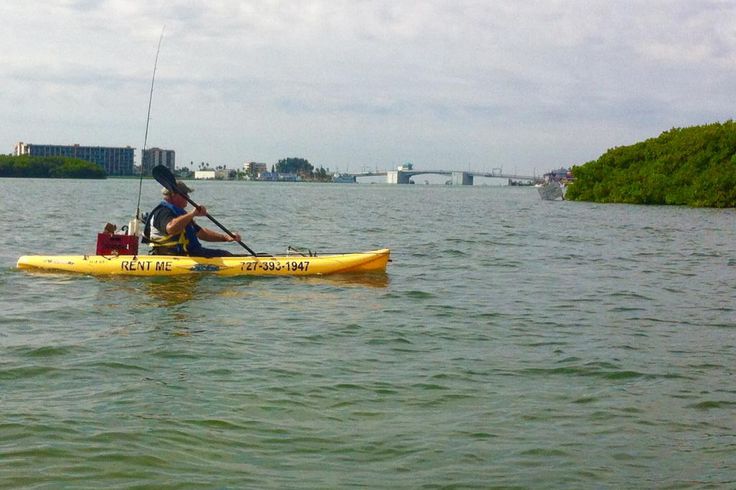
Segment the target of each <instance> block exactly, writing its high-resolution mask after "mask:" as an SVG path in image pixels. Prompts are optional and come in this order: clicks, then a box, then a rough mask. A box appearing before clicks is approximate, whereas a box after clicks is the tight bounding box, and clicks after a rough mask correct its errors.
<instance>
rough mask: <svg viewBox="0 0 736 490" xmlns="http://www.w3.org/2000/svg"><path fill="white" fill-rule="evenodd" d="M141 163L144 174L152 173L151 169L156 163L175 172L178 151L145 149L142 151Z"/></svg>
mask: <svg viewBox="0 0 736 490" xmlns="http://www.w3.org/2000/svg"><path fill="white" fill-rule="evenodd" d="M141 164H142V166H143V175H151V170H152V169H153V167H155V166H156V165H163V166H164V167H166V168H168V169H169V170H171V172H172V173H173V172H174V170H175V169H174V167H175V166H176V152H174V150H162V149H161V148H149V149H148V150H143V151H142V152H141Z"/></svg>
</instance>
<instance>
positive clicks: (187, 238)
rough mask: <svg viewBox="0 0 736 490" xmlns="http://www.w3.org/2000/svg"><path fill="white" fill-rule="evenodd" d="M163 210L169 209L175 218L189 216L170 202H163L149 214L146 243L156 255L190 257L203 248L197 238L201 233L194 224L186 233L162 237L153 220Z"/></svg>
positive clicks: (144, 233) (187, 228) (145, 230)
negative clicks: (193, 252)
mask: <svg viewBox="0 0 736 490" xmlns="http://www.w3.org/2000/svg"><path fill="white" fill-rule="evenodd" d="M161 208H167V209H169V210H170V211H171V212H172V213H174V216H182V215H184V214H187V212H186V211H184V210H183V209H182V208H180V207H177V206H174V205H173V204H171V203H170V202H167V201H161V202H160V203H159V205H158V206H156V207H155V208H153V211H151V212H150V213H149V214H148V219H146V226H145V228H144V230H143V237H144V240H143V242H144V243H148V244H150V245H151V247H153V251H154V253H159V254H162V255H172V254H173V255H188V254H189V252H190V251H192V250H196V249H198V248H201V247H202V244H201V243H199V239H198V238H197V232H198V231H199V229H198V227H196V226H195V225H194V224H193V222H191V223H189V224H188V225H187V226H186V228H184V231H182V232H181V233H179V234H176V235H162V234H161V233H160V232H159V231H158V229H156V227H155V226H153V220H154V219H155V217H156V213H157V212H158V210H159V209H161Z"/></svg>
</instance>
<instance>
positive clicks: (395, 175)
mask: <svg viewBox="0 0 736 490" xmlns="http://www.w3.org/2000/svg"><path fill="white" fill-rule="evenodd" d="M426 174H433V175H447V176H449V177H451V181H450V182H451V183H452V185H473V181H474V178H475V177H492V178H495V179H508V180H509V181H512V180H516V181H529V182H533V181H535V180H537V179H538V177H535V176H530V175H518V174H507V173H503V171H502V170H501V169H493V171H491V172H469V171H468V172H465V171H461V170H415V169H414V168H413V167H411V166H407V167H399V169H397V170H388V171H385V172H364V173H355V174H349V175H353V176H355V177H356V178H357V177H383V176H384V175H385V176H386V183H387V184H410V183H411V178H412V177H414V176H415V175H426Z"/></svg>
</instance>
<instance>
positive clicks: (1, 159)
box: [0, 155, 107, 179]
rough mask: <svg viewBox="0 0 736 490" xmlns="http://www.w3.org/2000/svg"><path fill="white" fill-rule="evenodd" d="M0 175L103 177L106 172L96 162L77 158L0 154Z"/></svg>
mask: <svg viewBox="0 0 736 490" xmlns="http://www.w3.org/2000/svg"><path fill="white" fill-rule="evenodd" d="M0 177H39V178H56V179H104V178H106V177H107V172H105V169H103V168H102V167H100V166H99V165H97V164H96V163H92V162H88V161H85V160H80V159H78V158H67V157H33V156H30V155H21V156H17V157H15V156H8V155H0Z"/></svg>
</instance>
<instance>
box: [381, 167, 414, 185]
mask: <svg viewBox="0 0 736 490" xmlns="http://www.w3.org/2000/svg"><path fill="white" fill-rule="evenodd" d="M412 175H413V174H412V173H411V172H402V171H401V170H389V171H388V172H386V183H387V184H408V183H409V179H410V178H411V176H412Z"/></svg>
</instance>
